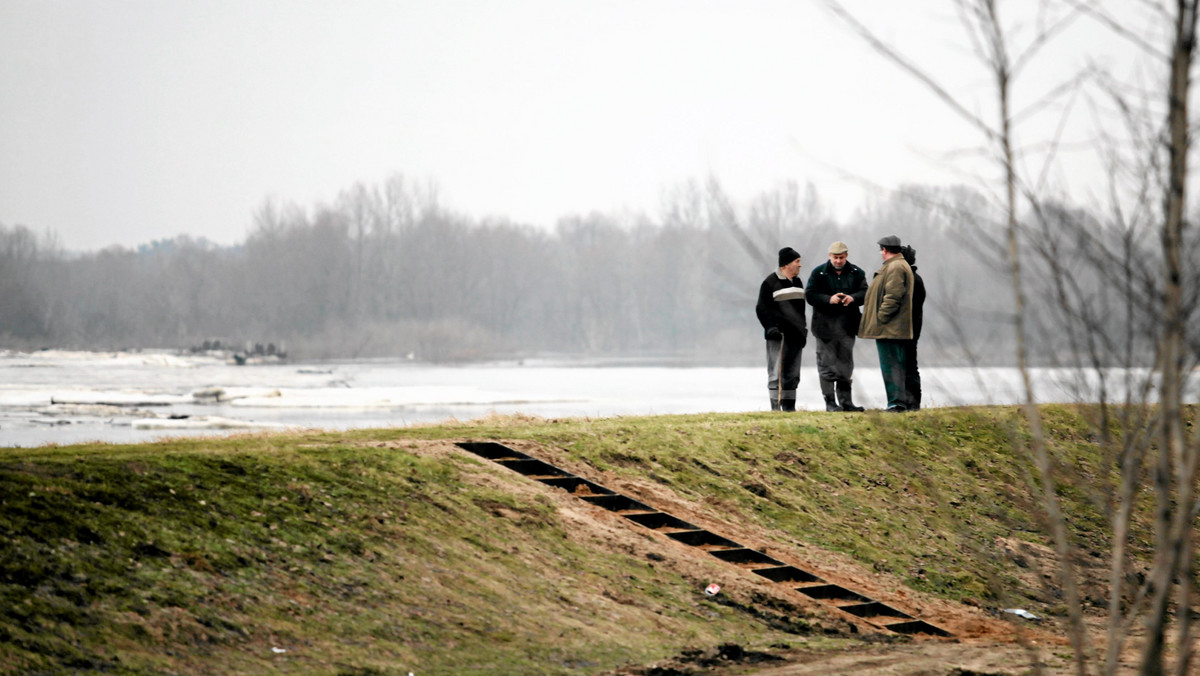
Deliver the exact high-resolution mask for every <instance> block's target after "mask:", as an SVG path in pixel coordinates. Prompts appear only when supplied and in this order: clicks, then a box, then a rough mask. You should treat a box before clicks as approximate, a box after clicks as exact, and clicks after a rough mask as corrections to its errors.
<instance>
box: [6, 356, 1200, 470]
mask: <svg viewBox="0 0 1200 676" xmlns="http://www.w3.org/2000/svg"><path fill="white" fill-rule="evenodd" d="M1032 374H1033V376H1034V381H1035V391H1036V392H1037V396H1038V399H1039V401H1041V402H1070V401H1096V400H1097V398H1098V396H1099V394H1098V392H1099V390H1098V387H1097V384H1098V378H1097V377H1096V374H1095V373H1093V372H1079V371H1074V370H1070V369H1035V370H1034V371H1033V372H1032ZM921 375H922V380H923V389H924V391H925V395H924V400H925V405H926V407H927V408H929V407H940V406H961V405H971V404H1016V403H1020V402H1021V401H1022V399H1023V397H1022V394H1021V392H1022V386H1021V380H1020V377H1019V376H1020V374H1019V373H1018V372H1017V370H1016V369H1010V368H923V369H922V370H921ZM1105 377H1106V387H1107V396H1108V398H1109V399H1110V400H1120V399H1122V398H1123V397H1124V392H1125V389H1126V387H1133V388H1135V391H1137V390H1140V388H1141V386H1142V384H1143V383H1144V382H1145V379H1146V378H1147V377H1148V372H1146V371H1144V370H1117V369H1114V370H1110V371H1107V372H1106V373H1105ZM0 383H3V384H2V385H0V446H38V445H44V444H70V443H80V442H87V441H104V442H120V443H128V442H146V441H152V440H155V439H159V438H163V437H176V436H203V435H226V434H236V433H245V432H254V431H270V430H281V429H333V430H337V429H352V428H368V427H396V426H409V425H414V424H418V423H433V422H439V421H447V420H460V421H464V420H471V419H476V418H480V417H485V416H489V415H493V414H500V415H509V414H524V415H530V416H538V417H544V418H559V417H583V416H587V417H607V416H618V415H663V414H685V413H706V412H751V411H765V410H767V409H768V393H767V391H766V374H765V372H764V369H763V368H761V367H675V366H664V365H645V364H637V365H629V364H627V363H621V362H606V363H597V362H584V361H562V360H525V361H522V362H493V363H485V364H475V365H463V366H432V365H428V364H419V363H413V362H410V361H407V360H356V361H331V362H314V363H281V364H266V365H254V366H236V365H232V364H227V363H226V362H225V360H224V359H222V358H218V357H211V356H193V355H188V356H180V355H177V354H174V353H170V352H166V351H142V352H105V353H101V352H68V351H43V352H34V353H15V352H10V353H3V354H0ZM855 399H856V401H857V402H859V403H860V404H862V405H865V406H867V407H868V408H870V409H879V408H882V407H883V406H884V402H885V396H884V392H883V384H882V380H881V379H880V377H879V373H878V370H877V369H876V368H875V367H874V366H872V365H869V364H863V365H860V367H859V369H858V377H857V378H856V381H855ZM1187 400H1188V401H1196V400H1197V389H1196V383H1195V379H1192V382H1191V384H1190V389H1189V391H1188V396H1187ZM797 403H798V408H800V409H804V410H814V411H822V410H824V403H823V401H822V399H821V395H820V391H819V388H818V386H817V375H816V370H815V368H813V367H811V366H808V367H805V368H804V369H803V371H802V374H801V384H800V388H799V391H798V402H797Z"/></svg>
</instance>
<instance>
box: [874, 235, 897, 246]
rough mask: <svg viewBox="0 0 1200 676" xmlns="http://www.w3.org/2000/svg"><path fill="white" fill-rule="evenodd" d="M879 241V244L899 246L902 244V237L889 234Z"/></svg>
mask: <svg viewBox="0 0 1200 676" xmlns="http://www.w3.org/2000/svg"><path fill="white" fill-rule="evenodd" d="M878 243H879V246H895V247H898V246H900V238H899V237H897V236H896V235H888V236H887V237H884V238H883V239H881V240H879V242H878Z"/></svg>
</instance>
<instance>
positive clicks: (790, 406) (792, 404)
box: [780, 399, 796, 413]
mask: <svg viewBox="0 0 1200 676" xmlns="http://www.w3.org/2000/svg"><path fill="white" fill-rule="evenodd" d="M780 403H781V404H782V406H783V410H784V411H785V412H787V413H795V412H796V400H795V399H784V400H783V401H782V402H780Z"/></svg>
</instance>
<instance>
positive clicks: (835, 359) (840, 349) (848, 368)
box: [813, 326, 854, 383]
mask: <svg viewBox="0 0 1200 676" xmlns="http://www.w3.org/2000/svg"><path fill="white" fill-rule="evenodd" d="M813 338H814V339H816V341H817V375H819V376H821V380H824V381H826V382H835V383H839V382H846V383H848V382H850V380H851V379H853V378H854V334H852V333H846V332H845V330H843V329H842V328H841V327H840V326H839V327H837V328H836V329H834V330H833V335H831V336H830V337H829V340H821V339H820V338H819V337H818V336H817V335H816V334H815V333H814V334H813Z"/></svg>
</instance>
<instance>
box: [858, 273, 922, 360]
mask: <svg viewBox="0 0 1200 676" xmlns="http://www.w3.org/2000/svg"><path fill="white" fill-rule="evenodd" d="M913 288H914V279H913V271H912V268H910V267H909V266H908V263H907V262H906V261H905V260H904V256H895V257H892V258H889V259H888V260H887V261H885V262H884V264H883V266H882V267H880V268H879V270H878V271H876V272H875V277H874V279H872V280H871V286H870V287H868V288H867V298H866V300H865V301H863V307H862V310H863V315H862V323H861V324H859V327H858V337H859V338H876V339H878V338H886V339H891V340H912V337H913V321H912V320H913V317H912V311H913Z"/></svg>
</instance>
